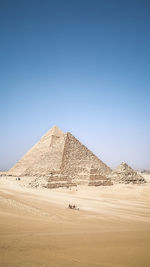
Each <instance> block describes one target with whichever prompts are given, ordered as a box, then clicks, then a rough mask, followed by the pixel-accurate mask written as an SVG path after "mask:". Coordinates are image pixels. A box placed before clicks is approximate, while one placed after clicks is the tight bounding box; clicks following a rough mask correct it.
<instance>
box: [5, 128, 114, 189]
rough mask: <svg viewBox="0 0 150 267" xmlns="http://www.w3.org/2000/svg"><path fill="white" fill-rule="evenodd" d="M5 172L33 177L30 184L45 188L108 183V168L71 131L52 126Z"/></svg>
mask: <svg viewBox="0 0 150 267" xmlns="http://www.w3.org/2000/svg"><path fill="white" fill-rule="evenodd" d="M9 173H10V174H11V175H13V176H21V177H26V176H29V177H35V179H34V181H33V186H34V184H36V185H37V186H38V185H39V184H40V185H42V186H45V187H48V188H56V187H69V186H76V185H80V184H83V185H90V186H99V185H111V184H112V183H111V180H110V179H109V178H107V175H109V174H110V173H111V169H110V168H109V167H108V166H107V165H106V164H104V163H103V162H102V161H101V160H100V159H99V158H98V157H97V156H95V155H94V154H93V153H92V152H91V151H90V150H89V149H88V148H86V147H85V146H84V145H83V144H81V143H80V142H79V141H78V140H77V139H76V138H75V137H74V136H73V135H72V134H71V133H63V132H62V131H61V130H60V129H59V128H58V127H56V126H54V127H53V128H52V129H51V130H49V131H48V132H47V133H46V134H45V135H44V136H43V137H42V138H41V139H40V141H39V142H38V143H37V144H35V145H34V146H33V147H32V148H31V149H30V150H29V151H28V152H27V153H26V154H25V155H24V156H23V157H22V158H21V159H20V160H19V161H18V162H17V163H16V165H15V166H13V167H12V168H11V169H10V171H9Z"/></svg>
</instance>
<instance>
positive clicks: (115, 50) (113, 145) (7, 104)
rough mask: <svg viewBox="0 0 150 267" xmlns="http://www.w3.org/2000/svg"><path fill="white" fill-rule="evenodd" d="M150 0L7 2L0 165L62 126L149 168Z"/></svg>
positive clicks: (2, 23)
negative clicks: (49, 131) (48, 132)
mask: <svg viewBox="0 0 150 267" xmlns="http://www.w3.org/2000/svg"><path fill="white" fill-rule="evenodd" d="M149 10H150V2H149V1H133V0H131V1H83V0H81V1H75V2H73V1H59V0H58V1H44V2H42V1H33V0H32V1H30V2H28V1H24V0H23V1H15V0H14V1H10V0H7V1H1V8H0V30H1V42H0V58H1V61H0V62H1V63H0V73H1V76H0V99H1V106H0V114H1V116H0V119H1V121H0V123H1V138H0V148H1V149H0V170H7V169H9V168H10V167H12V165H14V164H15V162H16V161H17V160H19V159H20V157H21V156H23V155H24V154H25V153H26V152H27V150H28V149H30V148H31V146H33V145H34V144H35V143H36V142H37V141H38V140H39V139H40V138H41V136H42V135H44V134H45V132H47V131H48V130H49V129H50V128H51V127H52V126H53V125H57V126H58V127H59V128H60V129H61V130H62V131H64V132H67V131H69V132H71V133H72V134H73V135H74V136H75V137H77V138H78V139H79V140H80V141H81V142H82V143H83V144H85V145H86V146H87V147H88V148H89V149H90V150H92V151H93V152H94V153H95V154H96V155H97V156H98V157H99V158H100V159H101V160H103V161H104V162H105V163H106V164H107V165H108V166H110V167H115V166H117V165H119V164H120V163H121V162H122V161H125V162H127V163H128V164H129V165H131V166H132V167H133V168H136V169H150V162H149V154H150V142H149V136H150V123H149V117H150V104H149V103H150V50H149V47H150V16H149Z"/></svg>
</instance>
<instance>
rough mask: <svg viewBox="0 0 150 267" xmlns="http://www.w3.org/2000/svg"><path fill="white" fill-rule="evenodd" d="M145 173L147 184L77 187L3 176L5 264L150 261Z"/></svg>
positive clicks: (0, 223) (0, 253)
mask: <svg viewBox="0 0 150 267" xmlns="http://www.w3.org/2000/svg"><path fill="white" fill-rule="evenodd" d="M145 176H146V179H147V181H148V183H147V184H144V185H124V184H116V185H113V186H108V187H103V186H101V187H87V186H78V187H77V188H76V187H74V188H71V189H62V188H59V189H42V188H35V189H33V188H26V187H24V186H23V185H24V181H16V180H15V178H13V177H0V266H3V267H5V266H7V267H8V266H13V267H18V266H31V267H32V266H62V267H64V266H69V267H70V266H82V267H83V266H89V267H91V266H92V267H94V266H101V267H129V266H133V267H148V266H150V253H149V252H150V183H149V181H150V175H145ZM68 204H75V205H76V206H77V207H79V211H78V210H70V209H68Z"/></svg>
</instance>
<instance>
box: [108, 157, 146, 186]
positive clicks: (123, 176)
mask: <svg viewBox="0 0 150 267" xmlns="http://www.w3.org/2000/svg"><path fill="white" fill-rule="evenodd" d="M108 177H109V178H111V180H112V181H113V183H123V184H130V183H131V184H143V183H146V180H145V179H144V178H143V177H142V176H141V175H140V174H138V173H137V172H136V171H135V170H133V169H132V168H131V167H130V166H128V164H126V163H124V162H123V163H121V164H120V165H119V166H118V167H117V168H116V169H115V170H113V171H112V173H111V174H110V175H109V176H108Z"/></svg>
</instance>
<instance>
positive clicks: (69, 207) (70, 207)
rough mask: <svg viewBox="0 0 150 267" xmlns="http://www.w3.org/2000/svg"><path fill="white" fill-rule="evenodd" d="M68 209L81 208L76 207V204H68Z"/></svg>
mask: <svg viewBox="0 0 150 267" xmlns="http://www.w3.org/2000/svg"><path fill="white" fill-rule="evenodd" d="M68 209H73V210H79V208H77V207H76V205H71V204H69V205H68Z"/></svg>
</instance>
